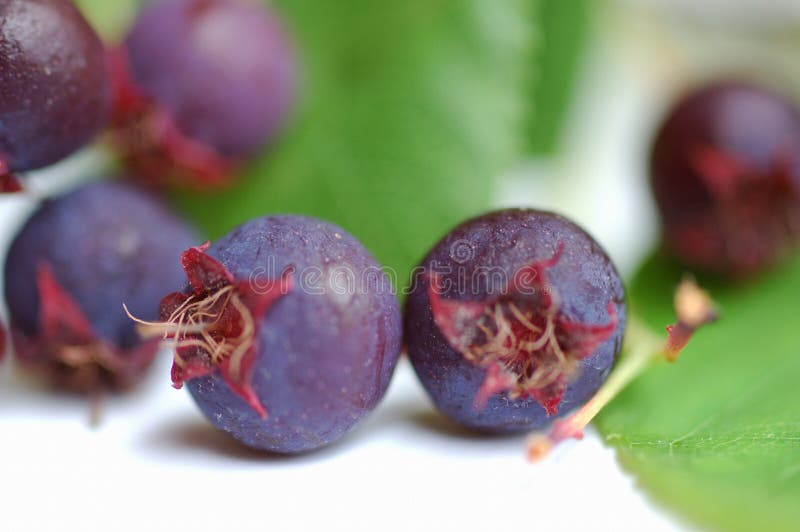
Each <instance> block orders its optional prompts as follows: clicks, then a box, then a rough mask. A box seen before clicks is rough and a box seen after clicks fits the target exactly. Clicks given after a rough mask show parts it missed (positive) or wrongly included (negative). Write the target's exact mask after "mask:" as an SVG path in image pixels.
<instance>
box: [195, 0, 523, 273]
mask: <svg viewBox="0 0 800 532" xmlns="http://www.w3.org/2000/svg"><path fill="white" fill-rule="evenodd" d="M536 4H537V2H536V1H535V0H509V1H503V2H497V1H495V0H404V1H402V2H376V1H374V0H337V1H335V2H320V1H318V0H285V1H281V2H277V3H276V8H277V9H279V11H281V12H282V13H283V15H284V17H285V18H286V19H287V20H288V22H289V25H290V26H291V28H292V30H293V33H294V34H295V37H296V41H297V43H298V49H299V51H300V63H301V65H302V66H303V69H304V79H303V83H302V87H303V89H302V96H301V98H300V106H299V109H298V111H297V112H296V114H295V116H294V120H293V124H292V127H291V128H290V130H289V131H288V132H287V133H286V135H285V136H284V138H283V139H282V140H281V142H280V143H279V144H278V145H276V146H274V147H273V148H272V149H271V150H270V151H268V152H267V153H264V154H263V156H262V157H260V158H259V159H258V160H257V161H255V162H254V163H253V164H252V165H251V166H250V167H249V168H248V169H247V171H246V175H245V176H244V182H243V184H242V185H241V186H239V187H237V188H236V189H235V190H232V191H228V192H226V193H222V194H219V195H216V196H214V197H208V196H194V197H192V198H188V199H184V200H183V201H182V205H183V206H184V207H185V208H186V210H187V211H188V212H189V213H190V214H191V215H192V216H193V217H194V218H195V219H196V220H198V221H199V222H200V223H201V224H202V225H203V226H205V228H206V229H207V230H208V231H209V232H210V234H211V236H213V237H218V236H220V235H222V234H224V233H226V232H227V231H229V230H230V229H231V228H232V227H233V226H235V225H237V224H239V223H241V222H244V221H245V220H247V219H250V218H253V217H256V216H259V215H263V214H265V213H274V212H292V213H302V214H308V215H314V216H318V217H321V218H324V219H328V220H331V221H333V222H336V223H338V224H340V225H342V226H343V227H344V228H345V229H347V230H348V231H350V232H352V233H353V234H354V235H355V236H357V237H358V238H359V239H361V241H362V242H363V243H364V244H365V245H366V246H367V248H369V249H370V250H371V251H372V252H373V253H374V254H375V255H376V257H377V259H378V260H379V261H380V262H382V263H383V264H385V265H387V266H390V267H392V268H394V269H395V270H397V272H398V273H399V275H400V277H399V282H400V284H401V285H403V284H404V283H405V281H406V279H407V274H408V272H409V270H410V268H411V267H412V266H413V265H414V263H415V262H416V261H418V260H420V259H421V258H422V256H423V254H424V253H425V252H426V251H427V250H428V248H429V247H430V246H431V245H432V244H433V243H434V242H435V241H436V240H437V239H438V238H440V237H441V236H442V235H443V234H444V233H445V232H446V231H448V230H449V229H450V228H451V227H452V226H453V225H455V224H456V223H458V222H460V221H462V220H463V219H465V218H466V217H468V216H471V215H475V214H477V213H479V212H481V211H484V210H485V209H487V208H488V207H489V205H490V195H491V192H492V187H493V178H495V176H497V175H498V174H500V173H501V172H503V171H504V170H507V169H508V168H509V167H511V166H512V165H513V164H514V163H516V162H517V161H518V160H519V159H520V158H521V157H522V155H523V152H524V150H525V146H524V137H525V135H524V132H525V128H526V127H527V122H526V117H527V116H528V113H529V105H530V102H529V95H530V94H531V90H530V87H529V86H528V83H529V80H530V76H529V72H530V69H531V65H533V64H535V63H534V57H535V53H534V49H535V46H534V34H535V16H536V15H535V8H536Z"/></svg>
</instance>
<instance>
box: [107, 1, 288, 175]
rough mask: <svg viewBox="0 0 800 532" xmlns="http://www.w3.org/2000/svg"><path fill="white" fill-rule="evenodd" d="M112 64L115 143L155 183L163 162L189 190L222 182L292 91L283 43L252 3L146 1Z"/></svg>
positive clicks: (263, 136) (275, 126) (278, 29)
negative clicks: (115, 63) (114, 98)
mask: <svg viewBox="0 0 800 532" xmlns="http://www.w3.org/2000/svg"><path fill="white" fill-rule="evenodd" d="M116 70H117V73H116V76H115V77H116V78H117V79H116V82H117V105H116V106H117V115H118V122H119V127H118V130H119V132H120V133H121V137H120V140H121V150H122V152H123V155H124V156H125V157H126V159H127V162H128V163H129V164H130V165H131V167H132V168H133V169H134V170H136V171H137V172H138V173H139V174H140V176H139V177H141V178H142V179H146V180H149V181H151V182H155V184H159V180H163V179H164V177H163V176H164V175H165V171H164V170H165V169H167V170H169V172H166V175H169V176H170V177H171V178H172V179H173V180H183V182H184V184H189V185H193V186H195V187H202V186H205V187H214V186H219V185H224V184H226V182H227V181H228V180H229V179H230V178H231V175H230V174H231V173H232V172H233V171H234V169H235V166H236V163H237V162H239V161H240V160H242V159H244V158H247V157H249V156H252V155H254V154H255V153H256V152H257V151H258V150H259V148H261V147H262V146H263V145H264V144H266V143H268V142H269V141H271V140H273V139H274V137H275V136H276V134H277V133H278V132H279V130H280V129H281V128H282V126H283V125H284V122H285V121H286V118H287V115H288V112H289V111H290V109H291V108H292V104H293V101H294V98H295V84H296V81H295V77H296V74H295V70H296V66H295V56H294V51H293V48H292V45H291V43H290V42H289V38H288V36H287V34H286V32H285V30H284V28H283V25H282V23H281V21H280V20H279V19H278V18H277V16H276V15H275V14H273V13H272V12H271V11H268V10H267V8H266V7H265V6H263V5H260V4H259V3H256V2H249V1H242V0H156V1H154V2H151V3H149V4H148V5H147V6H146V7H144V8H143V10H142V11H141V13H140V15H139V17H138V19H137V20H136V22H135V24H134V25H133V28H132V29H131V31H130V33H129V35H128V37H127V39H126V41H125V43H124V48H123V50H121V53H120V54H118V56H117V69H116ZM126 152H127V153H126Z"/></svg>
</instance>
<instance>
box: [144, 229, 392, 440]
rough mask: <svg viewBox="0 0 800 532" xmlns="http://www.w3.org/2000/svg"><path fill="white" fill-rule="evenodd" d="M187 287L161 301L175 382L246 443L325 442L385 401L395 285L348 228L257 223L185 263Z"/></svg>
mask: <svg viewBox="0 0 800 532" xmlns="http://www.w3.org/2000/svg"><path fill="white" fill-rule="evenodd" d="M182 263H183V266H184V268H185V270H186V274H187V277H188V279H189V286H188V288H187V289H186V290H184V291H182V292H178V293H174V294H171V295H170V296H168V297H166V298H165V299H164V301H163V302H162V314H161V320H162V323H160V324H156V325H154V332H156V333H157V332H158V331H164V332H167V333H168V334H169V335H170V336H172V337H173V338H174V339H175V340H176V342H177V345H176V353H175V364H174V366H173V372H172V377H173V382H174V383H175V384H176V385H181V384H183V382H184V381H185V382H186V385H187V387H188V388H189V391H190V392H191V394H192V397H193V398H194V400H195V401H196V402H197V404H198V406H199V407H200V409H201V410H202V411H203V412H204V413H205V415H206V417H207V418H208V419H209V421H211V423H213V424H214V425H215V426H216V427H218V428H219V429H221V430H223V431H225V432H228V433H230V434H231V435H232V436H233V437H234V438H236V439H238V440H240V441H241V442H243V443H244V444H246V445H248V446H250V447H253V448H256V449H262V450H268V451H273V452H279V453H296V452H302V451H308V450H311V449H316V448H318V447H322V446H325V445H327V444H329V443H331V442H333V441H335V440H337V439H339V438H340V437H341V436H342V435H344V434H345V433H346V432H347V431H349V430H350V429H351V428H353V427H354V426H355V425H356V424H357V423H358V422H359V421H360V420H361V419H363V418H364V416H366V415H367V414H368V413H369V412H370V411H371V410H372V409H373V408H374V407H375V406H376V405H377V403H378V401H379V400H380V399H381V397H382V396H383V394H384V392H385V391H386V388H387V386H388V384H389V380H390V378H391V375H392V372H393V370H394V367H395V364H396V363H397V359H398V356H399V351H400V343H401V318H400V311H399V308H398V304H397V299H396V297H395V295H394V293H393V291H392V287H391V283H390V281H389V279H388V277H387V276H386V274H385V273H384V272H383V271H382V270H381V269H380V267H379V266H378V264H377V263H376V262H375V260H374V259H373V258H372V257H371V256H370V254H369V253H368V252H367V251H366V250H365V249H364V248H363V246H362V245H361V244H360V243H359V242H358V241H356V240H355V239H354V238H353V237H352V236H350V235H349V234H347V233H346V232H345V231H343V230H342V229H340V228H338V227H336V226H333V225H331V224H328V223H326V222H322V221H319V220H315V219H313V218H306V217H300V216H274V217H266V218H259V219H256V220H253V221H251V222H249V223H246V224H244V225H243V226H241V227H239V228H238V229H235V230H234V231H233V232H231V233H230V234H229V235H228V236H226V237H224V238H223V239H222V240H220V241H218V242H217V243H216V244H214V245H213V246H211V247H210V248H206V247H200V248H193V249H190V250H188V251H187V252H186V253H185V254H184V256H183V259H182Z"/></svg>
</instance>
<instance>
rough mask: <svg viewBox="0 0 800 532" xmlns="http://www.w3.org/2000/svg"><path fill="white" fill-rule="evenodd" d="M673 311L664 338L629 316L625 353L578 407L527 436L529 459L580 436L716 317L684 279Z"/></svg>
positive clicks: (710, 305)
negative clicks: (627, 389)
mask: <svg viewBox="0 0 800 532" xmlns="http://www.w3.org/2000/svg"><path fill="white" fill-rule="evenodd" d="M675 314H676V315H677V317H678V320H677V322H676V323H675V324H674V325H670V326H669V327H667V331H668V332H669V334H668V336H667V338H666V340H664V339H663V338H660V337H659V336H658V335H656V334H654V333H653V332H652V331H651V330H650V329H649V328H648V327H647V326H646V325H644V324H643V323H642V322H641V321H639V320H638V319H636V318H635V317H633V318H632V319H631V321H630V323H629V324H628V330H627V334H626V339H625V346H624V349H623V353H626V354H625V355H623V358H622V360H620V363H619V365H618V366H617V368H616V369H615V370H614V371H613V372H612V373H611V375H610V376H609V378H608V380H607V381H606V382H605V383H604V384H603V386H601V387H600V389H599V390H598V391H597V393H596V394H595V395H594V397H592V398H591V399H590V400H589V402H587V403H586V404H585V405H583V407H582V408H580V409H579V410H578V411H577V412H575V413H574V414H572V415H570V416H569V417H567V418H565V419H559V420H556V421H555V422H554V423H553V425H552V427H551V428H550V430H549V432H547V433H545V434H535V435H533V436H532V437H531V439H530V440H529V442H528V447H527V454H528V459H529V460H530V461H532V462H536V461H539V460H541V459H542V458H544V457H545V456H546V455H547V454H548V453H549V452H550V450H551V449H552V448H553V447H555V446H556V445H558V444H559V443H560V442H562V441H564V440H567V439H570V438H575V439H581V438H583V429H584V428H585V427H586V426H587V425H588V424H589V423H590V422H591V421H592V419H594V417H595V416H596V415H597V414H598V413H599V412H600V411H601V410H602V409H603V408H604V407H605V406H606V405H607V404H608V403H610V402H611V400H612V399H614V398H615V397H616V396H617V395H619V393H620V392H621V391H622V390H623V389H625V387H626V386H628V384H630V383H631V382H632V381H633V380H635V379H636V378H637V377H639V376H640V375H641V374H642V373H644V372H645V370H647V368H648V367H649V366H650V365H651V364H652V363H654V362H656V361H660V360H666V361H668V362H674V361H675V360H677V358H678V354H679V353H680V351H681V350H682V349H683V348H684V347H685V346H686V344H687V342H688V341H689V339H690V338H691V337H692V335H693V334H694V332H695V331H696V330H697V329H698V328H699V327H701V326H702V325H704V324H706V323H710V322H712V321H714V320H716V318H717V310H716V308H715V305H714V303H713V301H712V300H711V298H710V297H709V295H708V294H707V293H706V292H705V291H703V290H701V289H700V288H699V287H698V286H697V285H696V284H695V282H694V281H693V280H691V279H684V280H683V282H681V284H680V285H679V287H678V290H677V291H676V295H675Z"/></svg>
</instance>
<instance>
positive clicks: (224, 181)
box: [109, 48, 238, 190]
mask: <svg viewBox="0 0 800 532" xmlns="http://www.w3.org/2000/svg"><path fill="white" fill-rule="evenodd" d="M109 64H110V65H111V72H112V77H113V81H114V96H115V97H114V115H113V120H112V140H113V142H114V144H115V146H116V148H117V149H118V153H119V154H120V157H121V158H122V160H123V162H124V163H125V166H126V167H127V168H129V169H130V170H131V171H132V173H133V175H135V176H136V177H137V179H139V180H140V181H142V182H143V183H144V184H146V185H149V186H154V187H159V188H160V187H164V186H171V185H178V186H189V187H192V188H197V189H210V190H215V189H219V188H222V187H224V186H226V185H228V184H229V183H230V182H231V180H232V179H233V177H234V174H235V171H236V168H237V166H238V164H237V161H235V160H232V159H231V158H229V157H225V156H223V155H222V154H220V153H218V152H217V151H216V150H214V149H213V148H212V147H211V146H208V145H206V144H203V143H201V142H197V141H195V140H193V139H191V138H189V137H188V136H187V135H185V134H184V133H183V132H182V131H181V129H180V127H179V126H178V124H177V123H176V121H175V119H174V117H173V116H172V114H171V113H170V112H169V111H168V110H167V109H166V108H164V107H163V106H161V105H159V104H158V103H156V102H155V101H153V99H152V98H149V97H148V96H147V95H146V94H144V93H143V92H142V91H141V90H140V89H139V88H138V87H137V86H136V84H135V83H134V82H133V80H132V79H131V75H130V66H129V63H128V55H127V52H126V51H125V49H123V48H120V49H117V50H114V51H112V52H110V54H109Z"/></svg>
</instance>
